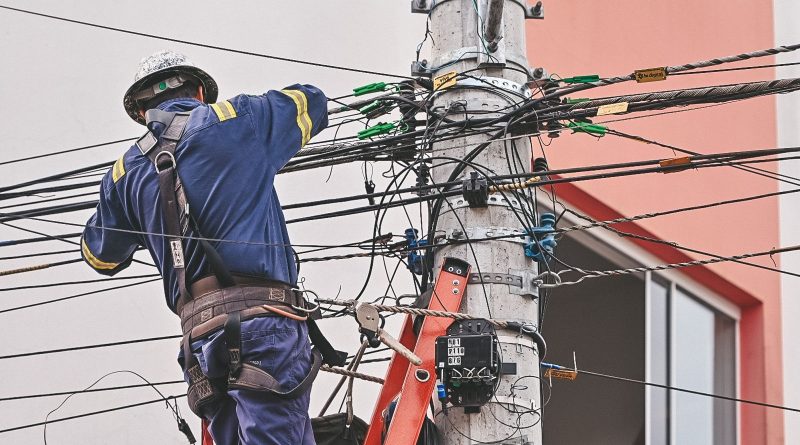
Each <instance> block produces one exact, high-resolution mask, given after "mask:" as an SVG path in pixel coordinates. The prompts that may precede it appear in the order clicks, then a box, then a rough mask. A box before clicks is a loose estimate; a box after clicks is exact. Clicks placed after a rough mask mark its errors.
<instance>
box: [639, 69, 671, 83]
mask: <svg viewBox="0 0 800 445" xmlns="http://www.w3.org/2000/svg"><path fill="white" fill-rule="evenodd" d="M633 75H634V77H635V78H636V81H637V82H639V83H642V82H657V81H659V80H667V67H664V66H662V67H661V68H648V69H646V70H636V71H634V72H633Z"/></svg>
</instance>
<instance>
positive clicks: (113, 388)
mask: <svg viewBox="0 0 800 445" xmlns="http://www.w3.org/2000/svg"><path fill="white" fill-rule="evenodd" d="M180 383H182V384H184V385H185V384H186V382H185V381H184V380H171V381H168V382H153V383H135V384H132V385H120V386H108V387H105V388H90V389H77V390H74V391H61V392H47V393H39V394H25V395H21V396H10V397H0V402H10V401H14V400H27V399H41V398H44V397H58V396H69V395H72V394H78V393H80V394H85V393H92V392H105V391H119V390H122V389H134V388H147V387H150V386H166V385H177V384H180ZM48 423H50V422H48Z"/></svg>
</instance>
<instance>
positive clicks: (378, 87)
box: [353, 82, 386, 96]
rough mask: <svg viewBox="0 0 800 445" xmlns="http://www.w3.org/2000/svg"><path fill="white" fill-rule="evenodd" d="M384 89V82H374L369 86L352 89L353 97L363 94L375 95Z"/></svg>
mask: <svg viewBox="0 0 800 445" xmlns="http://www.w3.org/2000/svg"><path fill="white" fill-rule="evenodd" d="M385 89H386V82H375V83H371V84H369V85H364V86H360V87H358V88H353V96H362V95H364V94H370V93H376V92H378V91H383V90H385Z"/></svg>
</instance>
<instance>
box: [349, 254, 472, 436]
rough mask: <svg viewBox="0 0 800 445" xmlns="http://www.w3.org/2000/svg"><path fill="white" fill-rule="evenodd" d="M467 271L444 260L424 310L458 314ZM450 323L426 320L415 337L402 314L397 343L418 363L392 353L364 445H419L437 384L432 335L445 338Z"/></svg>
mask: <svg viewBox="0 0 800 445" xmlns="http://www.w3.org/2000/svg"><path fill="white" fill-rule="evenodd" d="M469 271H470V266H469V264H468V263H466V262H464V261H462V260H459V259H457V258H445V259H444V264H443V266H442V269H441V271H440V272H439V277H438V279H437V280H436V284H435V286H434V288H433V293H432V295H431V301H430V304H429V305H428V309H432V310H437V311H448V312H457V311H458V310H459V308H460V307H461V300H462V298H464V294H465V292H466V290H467V278H468V277H469ZM451 323H452V320H450V319H446V318H438V317H425V319H424V320H423V322H422V328H421V329H420V332H419V336H416V335H414V319H413V317H412V316H411V315H407V316H406V319H405V321H404V322H403V330H402V332H401V333H400V339H399V340H400V343H402V344H403V346H405V347H407V348H408V349H411V350H413V351H414V354H416V355H417V356H418V357H419V358H421V359H422V364H421V365H420V366H414V365H412V364H411V363H409V361H408V360H406V359H405V358H403V357H402V356H400V355H399V354H394V355H393V357H392V361H391V362H390V363H389V369H388V371H387V372H386V378H385V383H384V385H383V388H382V389H381V394H380V396H378V403H377V404H376V405H375V410H374V411H373V412H372V420H371V421H370V423H369V431H368V432H367V437H366V439H365V440H364V445H381V444H382V445H414V444H415V443H416V442H417V438H418V437H419V434H420V429H421V428H422V423H423V421H424V420H425V413H426V412H427V410H428V403H429V402H430V400H431V395H432V394H433V390H434V387H435V386H436V363H434V358H435V357H434V354H435V346H436V337H439V336H442V335H445V333H446V331H447V327H448V326H450V324H451ZM426 377H427V378H426ZM398 395H399V396H400V400H399V401H398V403H397V406H396V407H395V409H394V415H393V417H392V420H391V424H390V425H389V429H388V432H387V434H386V438H385V440H384V441H383V442H381V433H382V431H383V430H384V422H383V413H384V411H385V410H386V408H387V407H388V406H389V403H391V402H392V400H394V399H395V398H396V397H397V396H398Z"/></svg>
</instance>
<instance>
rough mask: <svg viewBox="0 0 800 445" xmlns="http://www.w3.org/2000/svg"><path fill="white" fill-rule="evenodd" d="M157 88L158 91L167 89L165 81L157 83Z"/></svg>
mask: <svg viewBox="0 0 800 445" xmlns="http://www.w3.org/2000/svg"><path fill="white" fill-rule="evenodd" d="M158 89H159V90H160V91H164V90H166V89H167V82H161V83H159V84H158Z"/></svg>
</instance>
